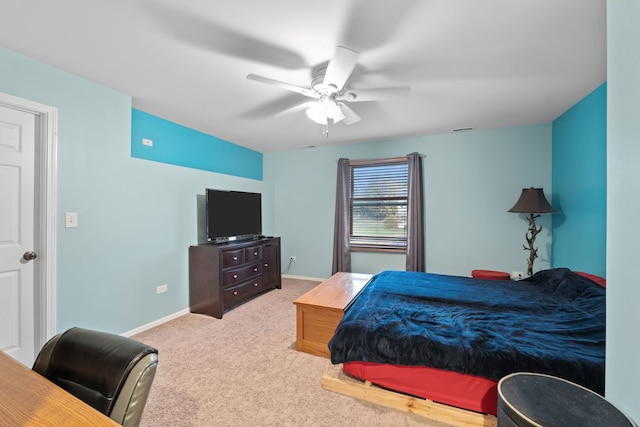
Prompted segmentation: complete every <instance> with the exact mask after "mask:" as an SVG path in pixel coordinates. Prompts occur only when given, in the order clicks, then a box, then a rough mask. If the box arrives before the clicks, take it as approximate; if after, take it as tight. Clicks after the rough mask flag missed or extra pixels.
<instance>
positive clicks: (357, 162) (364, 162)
mask: <svg viewBox="0 0 640 427" xmlns="http://www.w3.org/2000/svg"><path fill="white" fill-rule="evenodd" d="M419 154H420V157H426V155H425V154H422V153H419ZM342 158H343V157H342ZM408 158H409V155H406V156H403V157H391V158H386V159H371V160H351V159H347V160H349V164H350V165H355V166H358V165H367V164H375V163H394V162H404V161H406V160H407V159H408ZM338 161H340V159H337V160H336V163H338Z"/></svg>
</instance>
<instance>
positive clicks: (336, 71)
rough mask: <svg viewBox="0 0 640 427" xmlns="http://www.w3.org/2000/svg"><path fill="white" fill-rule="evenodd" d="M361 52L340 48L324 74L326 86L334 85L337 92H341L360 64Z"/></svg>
mask: <svg viewBox="0 0 640 427" xmlns="http://www.w3.org/2000/svg"><path fill="white" fill-rule="evenodd" d="M359 56H360V53H359V52H356V51H355V50H351V49H349V48H346V47H343V46H338V48H337V49H336V54H335V56H334V57H333V59H332V60H331V61H329V64H328V65H327V70H326V71H325V74H324V84H326V85H329V84H331V85H334V86H335V87H336V88H337V90H341V89H342V87H343V86H344V84H345V83H346V82H347V79H348V78H349V76H350V75H351V73H352V72H353V69H354V68H356V65H357V64H358V57H359Z"/></svg>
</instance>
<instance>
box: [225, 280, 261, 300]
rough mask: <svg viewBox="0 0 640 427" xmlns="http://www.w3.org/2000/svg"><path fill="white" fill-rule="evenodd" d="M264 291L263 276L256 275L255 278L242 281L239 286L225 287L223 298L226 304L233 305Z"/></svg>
mask: <svg viewBox="0 0 640 427" xmlns="http://www.w3.org/2000/svg"><path fill="white" fill-rule="evenodd" d="M261 291H262V278H261V277H256V278H255V279H253V280H251V281H249V282H246V283H242V284H240V285H238V286H233V287H230V288H225V289H223V291H222V299H223V301H224V305H225V306H232V305H234V304H235V303H237V302H239V301H242V300H244V299H245V298H247V297H248V296H250V295H253V294H257V293H259V292H261Z"/></svg>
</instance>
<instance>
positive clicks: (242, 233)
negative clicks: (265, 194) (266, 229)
mask: <svg viewBox="0 0 640 427" xmlns="http://www.w3.org/2000/svg"><path fill="white" fill-rule="evenodd" d="M206 209H207V215H206V218H207V240H208V241H210V242H214V243H222V242H226V241H234V240H245V239H252V238H254V237H258V236H260V235H261V234H262V195H261V194H260V193H247V192H243V191H225V190H213V189H207V190H206Z"/></svg>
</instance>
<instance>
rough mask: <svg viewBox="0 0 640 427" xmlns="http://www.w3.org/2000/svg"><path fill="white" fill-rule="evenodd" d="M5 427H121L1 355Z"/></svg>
mask: <svg viewBox="0 0 640 427" xmlns="http://www.w3.org/2000/svg"><path fill="white" fill-rule="evenodd" d="M0 425H1V426H7V427H12V426H21V427H22V426H25V427H28V426H34V427H35V426H38V427H43V426H44V427H46V426H51V427H54V426H65V427H67V426H83V427H86V426H118V425H119V424H118V423H116V422H115V421H113V420H112V419H111V418H109V417H107V416H106V415H104V414H102V413H101V412H99V411H97V410H95V409H94V408H92V407H91V406H89V405H87V404H86V403H84V402H83V401H81V400H80V399H78V398H76V397H75V396H73V395H71V394H69V393H67V392H66V391H65V390H63V389H61V388H60V387H58V386H57V385H55V384H54V383H52V382H51V381H49V380H47V379H46V378H44V377H43V376H41V375H39V374H38V373H36V372H34V371H32V370H31V369H29V368H27V367H26V366H24V365H22V364H20V363H19V362H17V361H15V360H14V359H12V358H11V357H9V356H8V355H7V354H5V353H3V352H2V351H0Z"/></svg>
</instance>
